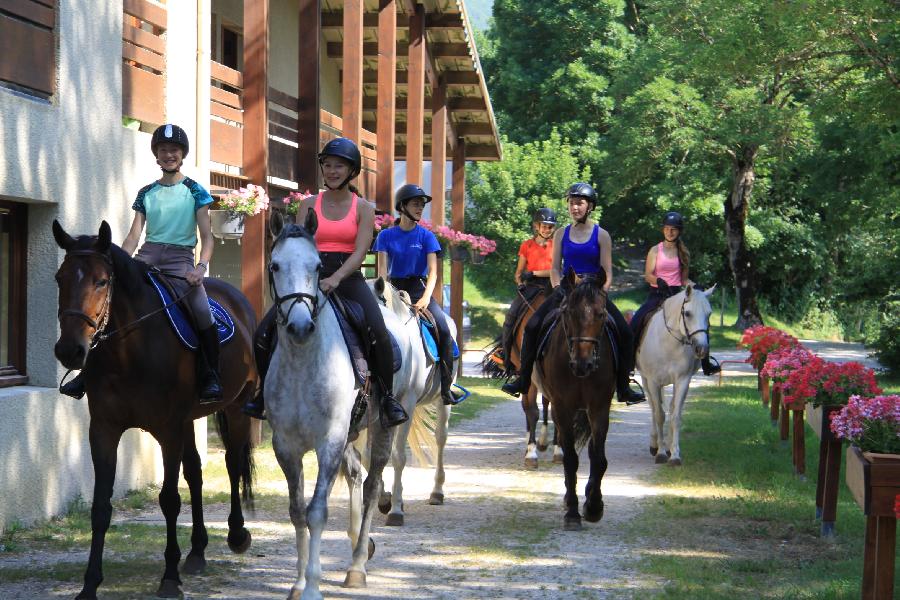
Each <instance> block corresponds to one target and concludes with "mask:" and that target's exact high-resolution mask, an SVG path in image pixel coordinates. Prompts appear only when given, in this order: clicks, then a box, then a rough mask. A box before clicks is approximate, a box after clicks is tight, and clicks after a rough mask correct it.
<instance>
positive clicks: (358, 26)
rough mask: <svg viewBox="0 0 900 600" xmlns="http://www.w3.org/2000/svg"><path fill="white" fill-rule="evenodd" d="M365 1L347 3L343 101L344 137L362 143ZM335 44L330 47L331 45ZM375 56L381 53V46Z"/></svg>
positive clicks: (349, 1)
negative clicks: (379, 51)
mask: <svg viewBox="0 0 900 600" xmlns="http://www.w3.org/2000/svg"><path fill="white" fill-rule="evenodd" d="M364 9H365V7H364V5H363V0H344V40H343V42H341V48H342V51H343V52H342V54H343V57H344V81H343V84H342V91H341V97H342V99H343V111H342V114H341V117H342V119H343V124H344V129H343V134H344V137H346V138H350V139H351V140H353V141H354V142H356V143H357V144H358V143H359V134H360V131H359V130H360V129H361V128H362V94H363V89H362V72H363V11H364ZM330 45H331V44H329V46H330ZM375 54H376V55H377V54H378V50H377V44H376V51H375Z"/></svg>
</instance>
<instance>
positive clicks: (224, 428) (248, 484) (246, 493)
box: [216, 410, 256, 511]
mask: <svg viewBox="0 0 900 600" xmlns="http://www.w3.org/2000/svg"><path fill="white" fill-rule="evenodd" d="M216 431H218V433H219V437H220V438H222V444H223V445H224V446H225V448H228V447H229V435H230V433H229V430H228V420H227V419H226V418H225V413H224V411H221V410H220V411H218V412H216ZM238 451H239V452H240V457H239V458H240V463H239V466H240V475H241V501H242V502H243V504H244V506H245V507H246V508H247V509H248V510H251V511H252V510H254V508H255V507H254V498H253V480H254V479H255V478H256V463H255V462H254V460H253V447H252V446H251V445H250V440H249V439H247V441H246V442H245V443H244V445H243V446H242V447H241V448H239V449H238Z"/></svg>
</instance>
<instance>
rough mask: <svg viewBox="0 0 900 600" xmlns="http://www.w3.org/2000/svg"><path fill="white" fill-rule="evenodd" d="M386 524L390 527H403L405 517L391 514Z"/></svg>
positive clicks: (385, 521)
mask: <svg viewBox="0 0 900 600" xmlns="http://www.w3.org/2000/svg"><path fill="white" fill-rule="evenodd" d="M384 524H385V525H388V526H390V527H402V526H403V515H402V514H398V513H391V514H389V515H388V516H387V519H385V520H384Z"/></svg>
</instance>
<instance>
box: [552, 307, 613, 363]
mask: <svg viewBox="0 0 900 600" xmlns="http://www.w3.org/2000/svg"><path fill="white" fill-rule="evenodd" d="M600 293H601V295H602V296H603V297H604V298H605V297H606V292H605V291H601V292H600ZM567 300H568V299H567ZM606 314H607V313H606V311H605V310H604V311H603V316H604V319H603V320H604V321H605V320H606ZM560 321H562V326H563V335H564V336H565V337H566V345H567V347H568V350H569V365H570V366H571V367H572V368H573V370H574V366H575V363H576V358H575V344H579V343H588V344H591V365H592V369H591V370H593V369H596V368H597V366H598V365H599V363H600V339H599V338H596V337H587V336H570V335H569V328H568V327H567V326H566V316H565V310H563V311H561V314H560Z"/></svg>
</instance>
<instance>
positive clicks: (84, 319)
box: [53, 221, 257, 598]
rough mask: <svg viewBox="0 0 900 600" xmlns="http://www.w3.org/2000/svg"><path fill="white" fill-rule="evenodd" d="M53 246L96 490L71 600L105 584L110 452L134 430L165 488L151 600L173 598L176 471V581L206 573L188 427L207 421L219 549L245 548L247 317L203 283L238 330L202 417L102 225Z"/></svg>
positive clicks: (252, 320)
mask: <svg viewBox="0 0 900 600" xmlns="http://www.w3.org/2000/svg"><path fill="white" fill-rule="evenodd" d="M53 237H54V238H55V239H56V243H57V244H59V246H60V247H61V248H62V249H63V250H65V251H66V255H65V258H64V259H63V262H62V265H61V266H60V268H59V271H57V273H56V281H57V284H58V286H59V313H58V314H59V326H60V337H59V340H58V341H57V342H56V346H55V348H54V352H55V354H56V358H57V359H58V360H59V362H60V363H62V365H63V366H65V367H66V368H69V369H80V368H84V371H83V376H84V379H85V385H86V389H87V397H88V408H89V411H90V416H91V421H90V429H89V432H90V433H89V435H90V446H91V458H92V460H93V463H94V478H95V481H94V496H93V503H92V505H91V551H90V557H89V559H88V566H87V570H86V571H85V574H84V587H83V589H82V590H81V593H80V594H79V595H78V596H77V598H96V597H97V587H98V586H99V585H100V583H101V582H102V581H103V571H102V558H103V545H104V541H105V537H106V531H107V529H108V528H109V523H110V518H111V515H112V505H111V503H110V499H111V497H112V493H113V482H114V480H115V476H116V449H117V447H118V445H119V440H120V438H121V436H122V434H123V433H124V432H125V430H127V429H130V428H133V427H139V428H141V429H143V430H145V431H147V432H149V433H150V434H151V435H152V436H153V437H154V438H155V439H156V440H157V442H159V445H160V446H161V448H162V457H163V467H164V479H163V485H162V489H161V490H160V493H159V505H160V508H161V509H162V512H163V515H164V516H165V519H166V537H167V540H166V549H165V553H164V555H165V561H166V567H165V572H164V573H163V576H162V581H161V583H160V586H159V588H158V590H157V595H158V596H160V597H180V596H181V589H180V586H181V579H180V577H179V571H178V562H179V560H180V559H181V550H180V548H179V546H178V539H177V537H176V520H177V518H178V513H179V512H180V510H181V497H180V495H179V493H178V472H179V468H180V467H181V465H182V464H183V465H184V478H185V480H186V481H187V484H188V488H189V490H190V495H191V516H192V518H193V528H192V532H191V550H190V553H189V554H188V556H187V558H186V559H185V563H184V567H183V570H184V572H185V573H190V574H195V573H200V572H202V571H203V570H204V568H205V566H206V559H205V557H204V551H205V549H206V545H207V542H208V537H207V533H206V526H205V524H204V522H203V493H202V485H203V481H202V474H201V469H200V455H199V453H198V452H197V447H196V443H195V441H194V420H195V419H198V418H200V417H205V416H207V415H210V414H212V413H214V412H215V413H216V418H217V424H218V425H219V431H220V434H221V435H222V441H223V442H224V444H225V464H226V468H227V470H228V477H229V480H230V482H231V513H230V515H229V517H228V545H229V547H230V548H231V550H232V551H234V552H238V553H241V552H245V551H246V550H247V548H249V546H250V541H251V540H250V533H249V532H248V531H247V530H246V529H245V528H244V516H243V513H242V510H241V496H242V493H243V499H244V500H245V501H246V502H248V503H249V504H251V505H252V500H253V492H252V481H251V479H252V470H253V462H252V455H251V446H250V418H249V417H247V416H246V415H244V414H243V413H242V412H241V406H242V405H243V404H244V401H245V400H246V399H247V397H248V396H249V395H250V394H252V393H253V391H254V389H255V387H256V379H257V375H256V367H255V364H254V361H253V352H252V346H251V340H252V336H253V331H254V330H255V329H256V315H255V314H254V312H253V309H252V307H251V306H250V304H249V303H248V302H247V299H246V298H245V297H244V296H243V295H242V294H241V293H240V292H238V291H237V290H236V289H234V288H233V287H231V286H229V285H228V284H226V283H224V282H221V281H218V280H215V279H207V280H206V281H205V285H206V286H207V287H206V289H207V292H208V294H209V295H210V296H211V297H213V298H215V299H216V300H217V301H218V302H219V303H220V304H221V305H222V306H223V307H225V308H226V309H227V310H228V311H229V313H230V314H231V316H232V318H233V319H234V322H235V328H236V330H235V335H234V337H233V338H232V339H231V340H230V341H228V342H227V343H226V344H225V345H224V346H222V350H221V358H220V361H221V367H222V368H221V384H222V389H223V396H222V400H221V401H219V402H216V403H213V404H204V405H202V406H201V405H199V404H198V403H197V384H196V380H195V379H196V374H195V372H196V369H195V357H194V355H193V353H192V352H191V351H190V350H188V349H186V348H185V347H184V346H183V345H181V343H180V342H179V340H178V339H177V337H176V335H175V332H174V331H173V330H172V328H171V327H170V326H169V324H168V321H167V317H166V315H165V313H164V312H161V311H160V310H159V309H160V308H161V306H162V305H161V303H160V300H159V297H158V296H156V297H154V294H155V292H154V291H153V287H152V286H151V284H150V282H149V281H148V279H147V275H146V273H147V270H148V266H147V265H145V264H144V263H142V262H140V261H137V260H134V259H132V258H131V257H130V256H128V255H127V254H126V253H125V252H124V251H123V250H122V249H121V248H119V247H118V246H116V245H115V244H113V243H112V242H111V232H110V228H109V225H108V224H107V223H106V221H104V222H103V223H102V224H101V225H100V231H99V235H97V236H86V235H83V236H79V237H77V238H73V237H72V236H70V235H69V234H68V233H66V232H65V231H64V230H63V228H62V226H61V225H60V224H59V223H58V222H57V221H54V222H53ZM148 315H149V316H148ZM145 317H146V318H145Z"/></svg>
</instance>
